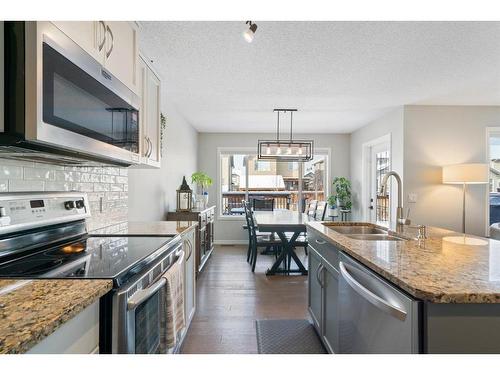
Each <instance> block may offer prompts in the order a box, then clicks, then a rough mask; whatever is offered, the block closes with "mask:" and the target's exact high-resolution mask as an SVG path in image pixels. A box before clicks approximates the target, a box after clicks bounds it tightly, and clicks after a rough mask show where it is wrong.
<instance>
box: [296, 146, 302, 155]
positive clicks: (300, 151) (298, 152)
mask: <svg viewBox="0 0 500 375" xmlns="http://www.w3.org/2000/svg"><path fill="white" fill-rule="evenodd" d="M297 155H302V147H299V149H298V150H297Z"/></svg>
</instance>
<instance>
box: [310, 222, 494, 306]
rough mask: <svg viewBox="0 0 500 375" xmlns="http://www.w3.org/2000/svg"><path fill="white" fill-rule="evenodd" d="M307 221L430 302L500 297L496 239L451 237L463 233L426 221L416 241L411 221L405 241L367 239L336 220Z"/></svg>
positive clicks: (414, 293)
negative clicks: (423, 235) (343, 229)
mask: <svg viewBox="0 0 500 375" xmlns="http://www.w3.org/2000/svg"><path fill="white" fill-rule="evenodd" d="M327 224H328V225H329V227H328V226H325V225H323V224H322V223H321V222H310V223H308V226H309V228H311V229H313V230H315V231H316V232H318V233H319V234H320V235H321V236H323V237H324V238H325V239H327V240H329V241H330V242H331V243H332V244H334V245H335V246H337V247H338V248H340V249H341V250H342V251H344V252H345V253H346V254H348V255H350V256H351V257H353V258H355V259H357V260H358V261H360V262H361V263H362V264H364V265H365V266H367V267H368V268H370V269H372V270H373V271H375V272H376V273H378V274H379V275H381V276H383V277H384V278H386V279H387V280H389V281H391V282H392V283H393V284H395V285H397V286H398V287H400V288H401V289H403V290H404V291H406V292H407V293H408V294H410V295H412V296H414V297H416V298H418V299H421V300H424V301H428V302H433V303H500V241H496V240H491V239H487V238H481V237H476V236H471V237H473V238H475V239H481V240H482V241H483V244H482V245H474V246H471V245H464V244H457V243H453V242H450V241H449V240H448V239H446V238H447V237H453V236H463V234H461V233H456V232H453V231H450V230H446V229H442V228H436V227H427V236H428V238H427V239H426V240H423V241H417V240H415V239H414V238H416V231H417V229H416V228H415V227H405V229H404V231H403V232H402V233H401V232H399V231H396V230H395V229H394V228H392V229H393V230H394V231H395V232H396V233H397V234H399V235H402V236H404V237H406V238H411V239H409V240H406V241H366V240H355V239H351V238H349V237H346V236H344V235H342V234H340V233H338V232H336V231H334V230H333V229H331V227H332V226H334V225H346V224H355V225H374V224H371V223H338V224H332V223H327Z"/></svg>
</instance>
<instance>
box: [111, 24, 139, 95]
mask: <svg viewBox="0 0 500 375" xmlns="http://www.w3.org/2000/svg"><path fill="white" fill-rule="evenodd" d="M105 26H106V27H105V41H104V66H105V67H106V69H108V70H109V71H110V72H111V73H112V74H113V75H114V76H115V77H116V78H118V79H119V80H120V81H122V82H123V83H124V84H125V85H127V87H129V88H130V89H132V91H134V92H138V87H137V63H138V56H139V52H138V51H139V50H138V47H137V27H136V25H135V24H134V23H133V22H126V21H109V22H108V21H106V22H105Z"/></svg>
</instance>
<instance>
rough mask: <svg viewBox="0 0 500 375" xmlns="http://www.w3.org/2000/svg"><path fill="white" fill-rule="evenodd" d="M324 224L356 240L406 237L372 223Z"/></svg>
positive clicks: (391, 239) (388, 239)
mask: <svg viewBox="0 0 500 375" xmlns="http://www.w3.org/2000/svg"><path fill="white" fill-rule="evenodd" d="M324 225H326V226H328V227H329V228H330V229H331V230H333V231H335V232H337V233H340V234H342V235H344V236H346V237H349V238H352V239H354V240H363V241H404V240H405V239H404V238H401V237H398V236H395V235H393V234H390V233H389V231H387V230H385V229H382V228H378V227H374V226H371V225H328V224H327V223H325V224H324Z"/></svg>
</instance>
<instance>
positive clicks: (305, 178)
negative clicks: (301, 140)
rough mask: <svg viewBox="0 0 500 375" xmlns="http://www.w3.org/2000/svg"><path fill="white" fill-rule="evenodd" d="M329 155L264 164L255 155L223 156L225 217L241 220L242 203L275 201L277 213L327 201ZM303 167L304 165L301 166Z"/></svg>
mask: <svg viewBox="0 0 500 375" xmlns="http://www.w3.org/2000/svg"><path fill="white" fill-rule="evenodd" d="M327 159H328V157H327V155H326V154H323V155H321V154H319V155H318V156H317V157H316V158H315V159H314V160H313V161H310V162H306V163H299V162H276V161H274V160H271V161H268V160H266V161H261V160H258V159H257V155H256V154H253V153H244V152H241V153H238V152H221V153H220V161H219V162H220V185H219V186H220V189H221V205H220V206H221V214H222V215H225V216H241V215H243V214H244V210H243V205H242V201H243V200H247V201H249V202H250V204H252V202H253V200H254V199H272V200H273V201H274V208H275V209H289V210H294V211H297V210H298V209H299V201H300V199H302V207H305V202H306V200H307V199H318V200H325V199H326V197H327V192H326V190H325V186H326V185H327V183H326V178H327V174H326V171H327ZM301 164H302V165H301Z"/></svg>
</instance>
